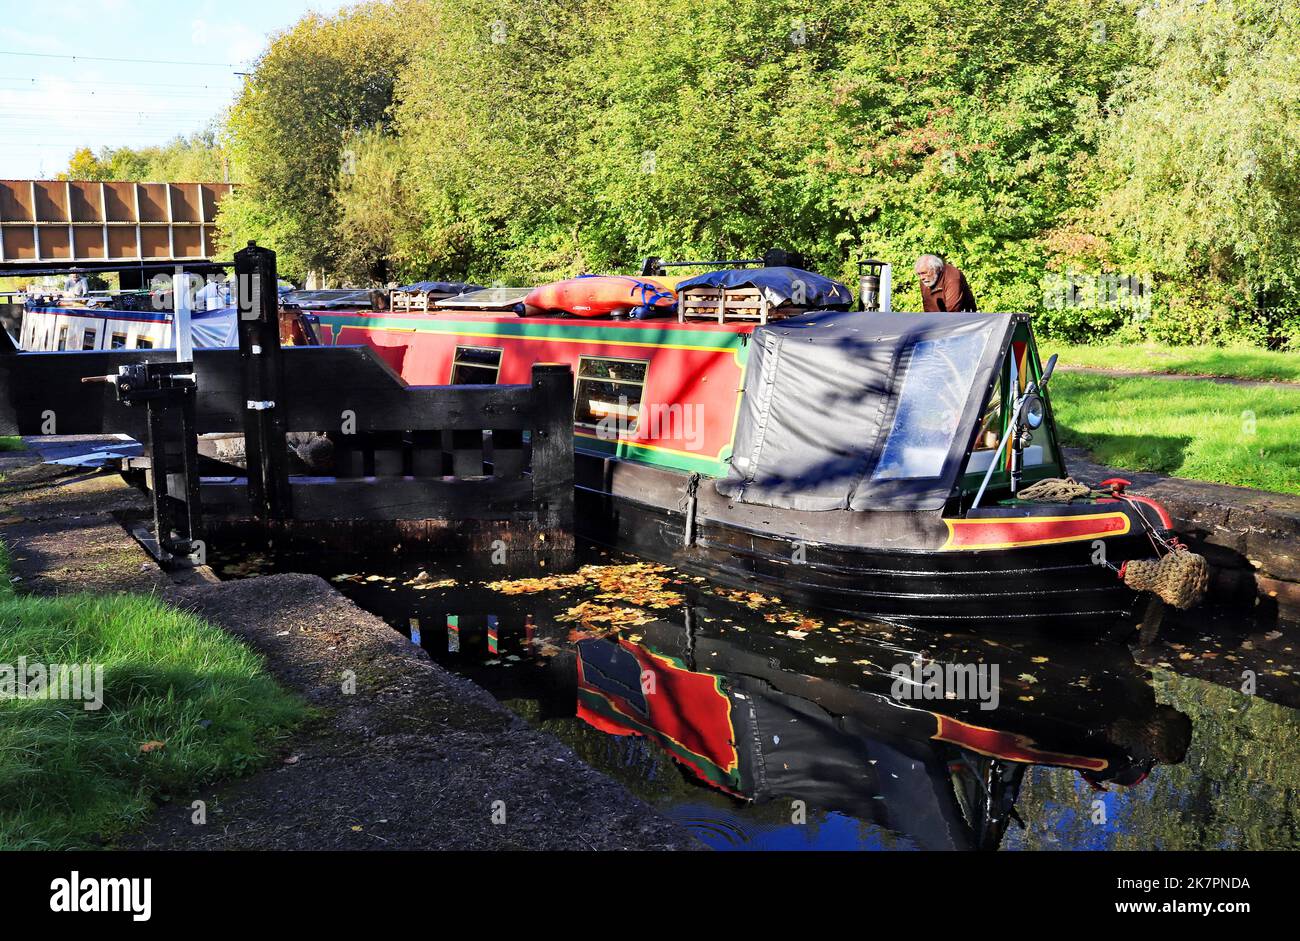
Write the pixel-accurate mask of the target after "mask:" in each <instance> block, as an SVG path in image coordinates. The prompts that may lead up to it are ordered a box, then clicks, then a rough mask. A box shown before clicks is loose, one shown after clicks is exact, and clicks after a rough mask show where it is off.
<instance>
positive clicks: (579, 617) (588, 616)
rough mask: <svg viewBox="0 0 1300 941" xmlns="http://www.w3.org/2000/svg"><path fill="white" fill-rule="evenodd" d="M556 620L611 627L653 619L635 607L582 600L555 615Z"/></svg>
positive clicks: (646, 622)
mask: <svg viewBox="0 0 1300 941" xmlns="http://www.w3.org/2000/svg"><path fill="white" fill-rule="evenodd" d="M555 620H557V621H577V622H578V623H580V624H608V625H610V626H611V627H621V626H630V625H637V624H649V623H650V622H651V621H653V620H654V618H653V617H651V616H650V615H649V614H646V613H645V612H644V611H638V610H636V609H635V608H619V607H614V606H613V605H603V604H596V603H595V602H593V601H584V602H583V603H582V604H579V605H575V606H574V607H572V608H569V610H567V611H565V612H564V613H563V614H560V615H557V616H556V618H555Z"/></svg>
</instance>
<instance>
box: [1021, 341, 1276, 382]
mask: <svg viewBox="0 0 1300 941" xmlns="http://www.w3.org/2000/svg"><path fill="white" fill-rule="evenodd" d="M1040 346H1041V348H1042V352H1043V355H1044V356H1049V355H1051V354H1052V353H1059V354H1061V365H1062V366H1095V367H1101V368H1105V369H1130V370H1137V371H1140V372H1158V373H1169V374H1171V375H1177V376H1220V377H1230V378H1234V379H1277V380H1284V381H1287V382H1300V353H1278V352H1274V351H1272V350H1261V349H1258V348H1256V347H1250V346H1229V347H1215V346H1165V345H1161V344H1156V343H1139V344H1134V345H1131V346H1106V345H1102V346H1069V345H1067V344H1060V343H1052V342H1050V341H1045V342H1043V343H1041V344H1040Z"/></svg>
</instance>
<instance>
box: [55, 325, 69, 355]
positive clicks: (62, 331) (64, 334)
mask: <svg viewBox="0 0 1300 941" xmlns="http://www.w3.org/2000/svg"><path fill="white" fill-rule="evenodd" d="M67 348H68V328H67V326H62V327H59V345H58V347H57V349H58V350H59V352H63V351H64V350H66V349H67Z"/></svg>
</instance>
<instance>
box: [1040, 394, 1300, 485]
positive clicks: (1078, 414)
mask: <svg viewBox="0 0 1300 941" xmlns="http://www.w3.org/2000/svg"><path fill="white" fill-rule="evenodd" d="M1052 387H1053V388H1052V404H1053V407H1054V408H1055V410H1056V421H1057V425H1058V427H1059V429H1060V431H1061V435H1062V438H1063V440H1064V443H1065V444H1067V445H1073V446H1075V447H1083V448H1087V449H1088V450H1089V451H1091V452H1092V453H1093V455H1094V456H1095V457H1096V458H1097V460H1099V461H1101V462H1102V463H1103V464H1110V465H1113V466H1115V467H1122V468H1126V469H1129V470H1145V471H1158V472H1160V473H1164V474H1172V475H1173V476H1176V477H1191V478H1194V479H1197V480H1209V481H1213V482H1215V483H1221V484H1233V485H1236V486H1239V487H1256V488H1258V489H1261V490H1273V491H1277V492H1280V493H1294V494H1300V389H1295V388H1291V387H1289V386H1278V387H1276V388H1270V387H1260V386H1232V385H1225V384H1223V383H1216V382H1170V381H1169V380H1167V379H1150V378H1143V377H1123V378H1116V377H1111V376H1103V375H1097V374H1089V373H1086V372H1073V373H1071V372H1062V373H1058V374H1057V375H1056V376H1055V377H1054V378H1053V379H1052Z"/></svg>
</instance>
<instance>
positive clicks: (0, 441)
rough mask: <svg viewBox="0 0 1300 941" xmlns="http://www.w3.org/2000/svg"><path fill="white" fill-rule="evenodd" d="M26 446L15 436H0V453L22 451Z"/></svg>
mask: <svg viewBox="0 0 1300 941" xmlns="http://www.w3.org/2000/svg"><path fill="white" fill-rule="evenodd" d="M26 449H27V445H25V444H23V439H22V438H20V437H18V436H17V435H0V451H24V450H26Z"/></svg>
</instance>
